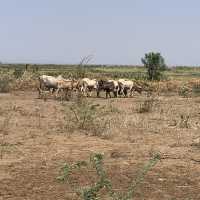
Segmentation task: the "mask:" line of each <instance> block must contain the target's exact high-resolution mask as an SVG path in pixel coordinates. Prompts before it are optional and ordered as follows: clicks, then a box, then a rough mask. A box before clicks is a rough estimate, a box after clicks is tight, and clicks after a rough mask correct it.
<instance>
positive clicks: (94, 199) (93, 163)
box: [57, 154, 161, 200]
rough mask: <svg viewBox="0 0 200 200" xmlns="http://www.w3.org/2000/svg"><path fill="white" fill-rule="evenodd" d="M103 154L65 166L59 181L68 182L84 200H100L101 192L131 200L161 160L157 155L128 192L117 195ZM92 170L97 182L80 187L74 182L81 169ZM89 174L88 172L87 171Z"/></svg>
mask: <svg viewBox="0 0 200 200" xmlns="http://www.w3.org/2000/svg"><path fill="white" fill-rule="evenodd" d="M103 158H104V157H103V155H102V154H92V155H91V156H90V160H89V161H80V162H77V163H75V164H71V165H70V164H65V165H64V167H62V169H61V176H59V177H58V178H57V179H58V180H60V181H62V182H64V181H66V182H67V183H68V184H69V185H70V186H71V188H72V190H73V192H74V193H76V194H77V195H78V196H79V197H80V198H81V199H83V200H98V199H100V196H101V195H100V194H101V191H104V194H106V195H107V196H109V197H110V199H113V200H131V199H133V197H134V194H135V191H136V188H137V187H138V186H139V185H140V184H141V183H142V182H143V180H144V178H145V175H146V174H147V173H148V172H149V171H150V170H151V169H152V168H153V167H154V166H155V165H156V164H157V163H158V161H159V160H160V159H161V158H160V155H159V154H155V155H154V156H153V157H152V158H151V159H150V160H149V162H148V163H147V164H146V165H144V167H143V168H142V169H141V171H140V172H139V173H138V176H137V177H136V179H134V180H132V182H131V184H130V186H129V189H128V192H126V193H122V192H121V193H117V192H115V191H114V189H113V186H112V183H111V181H110V179H109V178H108V176H107V173H106V171H105V169H104V165H103ZM89 167H90V168H92V169H93V170H94V171H95V174H96V182H95V183H92V184H91V185H90V186H86V187H80V183H79V182H77V181H74V180H73V178H72V176H73V175H74V173H75V171H76V170H80V169H81V168H85V169H86V170H87V168H89ZM86 173H88V171H86ZM82 174H83V173H82Z"/></svg>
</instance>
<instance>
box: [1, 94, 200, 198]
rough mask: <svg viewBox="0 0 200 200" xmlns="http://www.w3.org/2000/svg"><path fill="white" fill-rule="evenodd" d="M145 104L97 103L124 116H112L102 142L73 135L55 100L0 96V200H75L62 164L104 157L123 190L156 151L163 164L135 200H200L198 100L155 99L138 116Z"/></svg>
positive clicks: (133, 101)
mask: <svg viewBox="0 0 200 200" xmlns="http://www.w3.org/2000/svg"><path fill="white" fill-rule="evenodd" d="M145 98H146V97H145V96H144V95H142V96H139V95H136V96H135V97H134V98H119V99H114V100H109V99H108V100H106V99H103V98H102V99H94V101H95V102H97V103H99V104H102V105H103V104H108V102H110V104H111V103H112V105H113V106H115V107H116V108H117V109H119V110H120V111H121V112H120V113H111V118H112V119H111V122H112V123H111V126H110V129H109V130H107V131H106V137H97V136H91V135H86V134H84V133H83V132H82V131H76V132H74V133H71V134H70V133H69V132H68V131H67V130H66V129H65V126H66V123H67V122H66V120H65V117H64V116H65V115H66V114H65V112H64V108H63V106H62V105H61V103H60V102H59V101H56V100H53V99H48V100H47V101H46V102H45V101H43V100H41V99H37V93H35V92H15V93H12V94H0V129H1V130H0V148H1V149H0V156H1V158H0V200H7V199H10V200H11V199H12V200H39V199H41V200H46V199H48V200H51V199H52V200H55V199H56V200H64V199H78V198H77V197H76V196H74V195H73V194H72V191H71V189H70V187H69V185H67V183H60V182H59V181H58V180H57V179H56V177H57V176H58V175H59V171H60V168H61V167H62V165H63V163H65V162H70V163H71V162H75V161H78V160H86V159H88V158H89V156H90V154H91V153H94V152H99V153H104V155H105V163H104V164H105V168H106V170H107V172H108V175H109V177H110V178H111V180H112V182H113V186H114V188H115V189H116V190H121V191H125V190H127V188H128V185H129V183H130V181H131V180H132V179H134V178H136V176H137V174H138V171H139V169H141V167H142V166H143V165H144V164H145V163H146V162H147V161H148V160H149V159H150V158H151V155H152V153H154V152H159V153H160V154H161V157H162V160H161V161H160V162H159V163H158V164H157V165H156V166H155V167H154V168H153V169H152V170H151V171H149V173H148V174H147V175H146V176H145V180H144V182H143V183H142V184H141V185H140V186H139V187H138V188H137V190H136V193H135V199H138V200H139V199H145V200H160V199H162V200H175V199H176V200H189V199H190V200H192V199H195V200H199V199H200V143H199V139H198V138H200V121H199V119H200V109H199V108H200V98H197V97H195V98H189V99H186V98H181V97H178V96H159V97H156V99H157V100H156V103H155V105H154V109H153V110H152V112H149V113H138V112H137V110H138V108H139V105H140V104H141V102H143V101H144V99H145ZM181 115H182V118H183V119H181ZM187 116H189V118H188V119H187ZM187 120H188V121H187ZM182 124H183V125H182ZM185 125H187V127H185ZM86 179H87V177H86V178H85V179H84V178H83V179H82V184H83V185H84V181H85V182H87V180H86ZM102 199H108V198H106V197H104V198H102Z"/></svg>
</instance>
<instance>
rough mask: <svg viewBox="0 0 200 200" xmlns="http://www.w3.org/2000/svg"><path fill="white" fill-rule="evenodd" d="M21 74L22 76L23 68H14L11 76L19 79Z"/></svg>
mask: <svg viewBox="0 0 200 200" xmlns="http://www.w3.org/2000/svg"><path fill="white" fill-rule="evenodd" d="M23 74H24V69H23V68H15V70H14V72H13V75H14V77H15V78H16V79H18V78H21V77H22V75H23Z"/></svg>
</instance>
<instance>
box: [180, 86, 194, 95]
mask: <svg viewBox="0 0 200 200" xmlns="http://www.w3.org/2000/svg"><path fill="white" fill-rule="evenodd" d="M190 93H191V89H190V88H189V87H187V86H185V85H183V86H182V87H180V88H179V90H178V94H179V95H180V96H182V97H185V98H186V97H189V96H190Z"/></svg>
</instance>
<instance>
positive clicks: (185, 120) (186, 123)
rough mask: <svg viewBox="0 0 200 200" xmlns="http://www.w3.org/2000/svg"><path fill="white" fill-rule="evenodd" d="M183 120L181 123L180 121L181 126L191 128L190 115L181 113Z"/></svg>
mask: <svg viewBox="0 0 200 200" xmlns="http://www.w3.org/2000/svg"><path fill="white" fill-rule="evenodd" d="M180 118H181V120H180V123H179V127H180V128H190V123H189V119H190V117H189V115H186V116H185V115H181V116H180Z"/></svg>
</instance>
